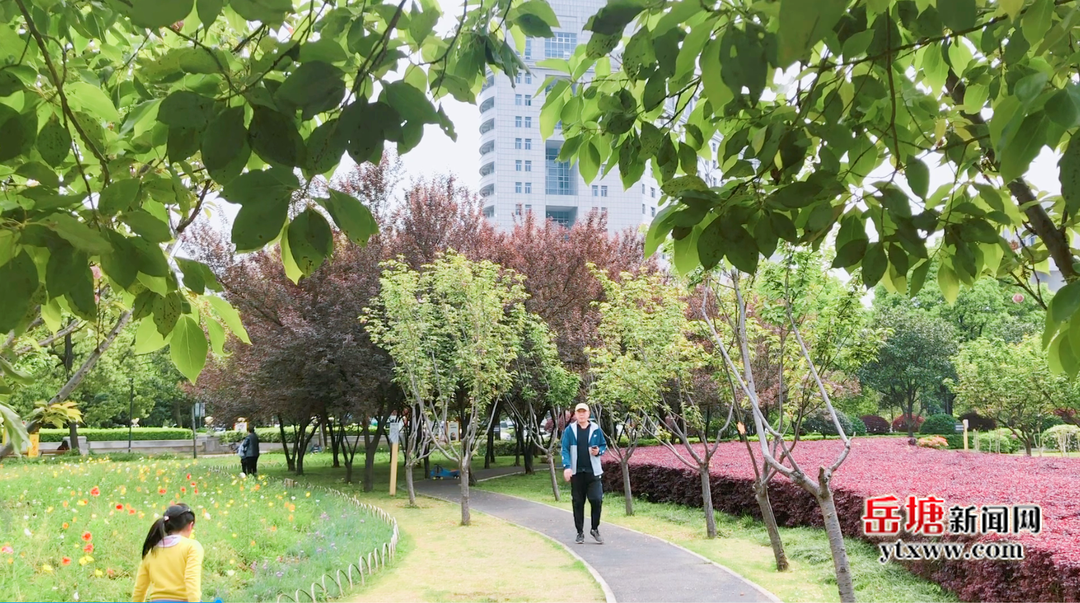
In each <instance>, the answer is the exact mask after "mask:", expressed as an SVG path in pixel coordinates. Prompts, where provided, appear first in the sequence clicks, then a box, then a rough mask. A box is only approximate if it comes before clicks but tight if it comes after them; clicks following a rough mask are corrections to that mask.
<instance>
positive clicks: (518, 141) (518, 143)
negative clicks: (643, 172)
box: [514, 138, 645, 193]
mask: <svg viewBox="0 0 1080 603" xmlns="http://www.w3.org/2000/svg"><path fill="white" fill-rule="evenodd" d="M514 148H515V149H520V148H521V139H520V138H515V139H514ZM641 189H642V190H641V192H643V193H644V192H645V185H644V184H642V185H641Z"/></svg>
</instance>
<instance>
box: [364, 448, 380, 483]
mask: <svg viewBox="0 0 1080 603" xmlns="http://www.w3.org/2000/svg"><path fill="white" fill-rule="evenodd" d="M380 439H381V438H375V439H374V440H372V441H371V444H370V445H365V446H364V492H371V491H372V490H374V489H375V453H376V452H378V450H379V440H380Z"/></svg>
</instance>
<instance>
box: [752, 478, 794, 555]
mask: <svg viewBox="0 0 1080 603" xmlns="http://www.w3.org/2000/svg"><path fill="white" fill-rule="evenodd" d="M754 498H756V499H757V504H758V509H759V510H760V511H761V520H762V521H763V522H764V523H765V530H766V531H767V532H768V533H769V544H771V545H772V550H773V557H775V558H776V571H778V572H783V571H787V569H788V559H787V553H785V552H784V541H782V540H780V528H779V527H778V526H777V525H776V515H775V514H773V510H772V501H770V500H769V484H768V482H765V481H763V480H762V479H761V478H760V477H759V478H758V479H756V480H754Z"/></svg>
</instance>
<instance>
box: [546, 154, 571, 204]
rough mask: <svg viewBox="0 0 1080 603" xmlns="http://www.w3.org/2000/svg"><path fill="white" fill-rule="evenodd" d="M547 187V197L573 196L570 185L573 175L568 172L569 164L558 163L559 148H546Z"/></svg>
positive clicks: (565, 162)
mask: <svg viewBox="0 0 1080 603" xmlns="http://www.w3.org/2000/svg"><path fill="white" fill-rule="evenodd" d="M546 159H547V187H546V191H547V194H549V195H573V194H574V190H573V186H572V185H571V178H572V176H573V174H572V173H571V171H570V162H568V161H559V160H558V159H559V147H556V146H550V147H548V148H547V153H546Z"/></svg>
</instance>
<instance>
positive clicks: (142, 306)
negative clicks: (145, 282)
mask: <svg viewBox="0 0 1080 603" xmlns="http://www.w3.org/2000/svg"><path fill="white" fill-rule="evenodd" d="M158 297H160V296H159V295H158V294H157V293H154V292H153V291H150V290H149V289H147V290H146V291H143V292H142V293H140V294H138V295H136V296H135V301H134V302H133V303H132V304H131V319H132V320H142V319H143V318H146V317H147V316H150V315H151V314H153V313H154V304H155V303H157V298H158Z"/></svg>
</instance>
